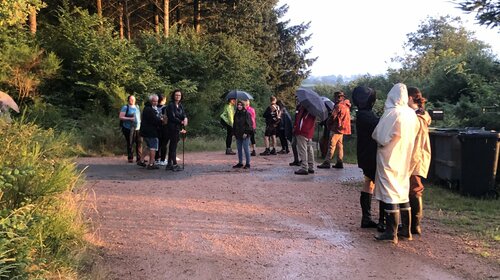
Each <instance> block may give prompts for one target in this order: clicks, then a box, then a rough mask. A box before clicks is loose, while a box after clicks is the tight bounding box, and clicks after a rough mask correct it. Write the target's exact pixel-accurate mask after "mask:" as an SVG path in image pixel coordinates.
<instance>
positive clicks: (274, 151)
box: [269, 148, 278, 155]
mask: <svg viewBox="0 0 500 280" xmlns="http://www.w3.org/2000/svg"><path fill="white" fill-rule="evenodd" d="M269 154H270V155H277V154H278V153H276V149H275V148H273V149H272V150H271V151H270V152H269Z"/></svg>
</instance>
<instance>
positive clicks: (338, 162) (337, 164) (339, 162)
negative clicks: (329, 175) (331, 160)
mask: <svg viewBox="0 0 500 280" xmlns="http://www.w3.org/2000/svg"><path fill="white" fill-rule="evenodd" d="M332 167H333V168H344V163H343V162H342V161H337V163H336V164H335V165H334V166H332Z"/></svg>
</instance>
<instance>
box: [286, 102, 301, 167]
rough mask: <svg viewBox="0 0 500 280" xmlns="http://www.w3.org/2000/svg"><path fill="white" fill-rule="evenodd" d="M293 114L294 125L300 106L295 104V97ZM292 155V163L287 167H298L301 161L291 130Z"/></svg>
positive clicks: (295, 138)
mask: <svg viewBox="0 0 500 280" xmlns="http://www.w3.org/2000/svg"><path fill="white" fill-rule="evenodd" d="M295 105H296V106H295V114H293V118H294V119H293V123H294V124H295V120H296V119H297V115H298V114H299V111H300V105H299V104H298V103H297V97H295ZM291 145H292V153H293V161H292V162H290V163H289V164H288V165H290V166H300V163H301V160H300V159H299V151H298V150H297V137H296V136H295V134H294V133H293V128H292V143H291Z"/></svg>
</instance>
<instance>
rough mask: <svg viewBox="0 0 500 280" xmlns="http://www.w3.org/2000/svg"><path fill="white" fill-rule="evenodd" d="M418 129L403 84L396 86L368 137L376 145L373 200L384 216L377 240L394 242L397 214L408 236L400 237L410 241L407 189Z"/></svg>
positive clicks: (396, 233) (395, 238)
mask: <svg viewBox="0 0 500 280" xmlns="http://www.w3.org/2000/svg"><path fill="white" fill-rule="evenodd" d="M418 129H419V123H418V120H417V116H416V114H415V112H414V111H413V110H412V109H411V108H410V107H408V90H407V88H406V85H405V84H402V83H398V84H396V85H394V86H393V87H392V89H391V90H390V91H389V94H388V95H387V100H386V101H385V106H384V114H383V115H382V117H381V118H380V121H379V123H378V124H377V126H376V127H375V130H374V131H373V134H372V137H373V139H374V140H375V141H376V142H377V159H376V161H377V168H376V172H375V198H376V199H378V200H381V201H383V202H384V203H385V215H386V229H385V231H384V232H383V233H382V234H380V235H377V236H376V237H375V238H376V239H377V240H383V241H391V242H393V243H397V242H398V232H397V227H398V222H399V218H400V215H401V223H402V224H403V227H402V229H403V230H402V232H407V233H408V234H401V235H400V236H402V237H405V238H408V239H409V240H411V239H412V236H411V232H410V225H411V208H410V203H409V190H410V175H411V173H412V171H413V170H412V167H413V165H414V164H413V152H414V146H415V137H416V136H417V132H418Z"/></svg>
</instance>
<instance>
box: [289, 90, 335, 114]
mask: <svg viewBox="0 0 500 280" xmlns="http://www.w3.org/2000/svg"><path fill="white" fill-rule="evenodd" d="M295 95H296V96H297V101H299V104H300V105H301V106H304V108H306V109H307V111H308V112H309V113H311V115H313V116H315V117H317V118H319V119H320V121H324V120H326V118H328V110H327V109H326V105H325V102H324V101H323V99H322V98H321V96H319V95H318V94H317V93H316V92H314V91H313V90H311V89H307V88H299V89H298V90H297V91H296V92H295Z"/></svg>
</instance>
